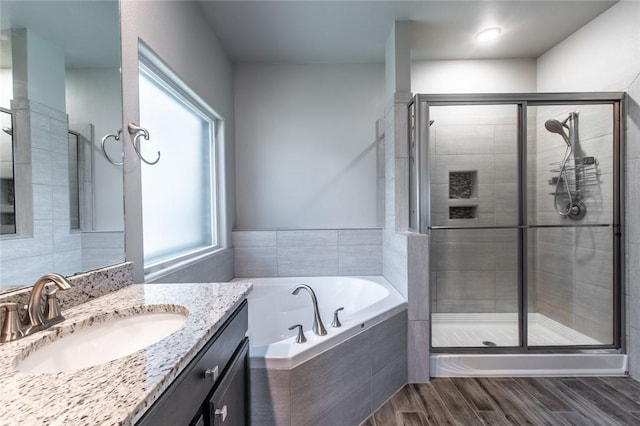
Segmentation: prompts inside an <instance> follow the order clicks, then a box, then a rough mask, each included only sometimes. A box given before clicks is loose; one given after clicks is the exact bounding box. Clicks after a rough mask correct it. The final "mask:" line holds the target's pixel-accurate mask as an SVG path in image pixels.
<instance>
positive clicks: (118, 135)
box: [102, 129, 124, 166]
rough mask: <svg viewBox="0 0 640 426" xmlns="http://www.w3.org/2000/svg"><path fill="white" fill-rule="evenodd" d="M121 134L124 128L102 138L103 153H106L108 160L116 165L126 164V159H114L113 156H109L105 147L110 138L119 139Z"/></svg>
mask: <svg viewBox="0 0 640 426" xmlns="http://www.w3.org/2000/svg"><path fill="white" fill-rule="evenodd" d="M121 135H122V129H118V131H117V132H116V133H109V134H108V135H105V136H104V137H103V138H102V153H103V154H104V156H105V157H107V160H108V161H109V162H110V163H111V164H113V165H114V166H122V165H123V164H124V161H113V160H112V159H111V157H109V154H107V150H106V149H105V147H104V145H105V143H106V142H107V141H108V140H109V138H113V140H115V141H119V140H120V136H121Z"/></svg>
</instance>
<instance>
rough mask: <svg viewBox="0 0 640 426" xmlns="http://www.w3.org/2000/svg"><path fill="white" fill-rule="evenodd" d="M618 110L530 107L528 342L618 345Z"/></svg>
mask: <svg viewBox="0 0 640 426" xmlns="http://www.w3.org/2000/svg"><path fill="white" fill-rule="evenodd" d="M613 113H614V111H613V106H612V105H611V104H588V105H552V106H550V105H540V106H536V107H530V108H529V109H528V114H529V116H530V117H535V121H536V125H535V128H534V131H532V132H530V134H529V138H528V139H529V141H528V146H527V152H528V155H529V161H528V166H529V173H528V178H529V180H528V188H529V194H528V215H527V217H528V225H530V226H531V228H530V229H529V231H528V238H527V240H528V256H527V259H528V263H529V265H528V266H529V283H528V291H527V295H528V299H529V300H530V301H534V302H535V305H534V306H532V304H531V303H530V304H529V307H530V312H529V316H528V327H527V335H528V344H529V346H566V345H570V346H580V345H603V344H604V345H611V344H613V343H614V329H613V324H614V315H615V311H614V295H615V291H614V288H615V284H614V273H613V270H614V263H615V261H614V247H613V244H614V227H613V224H614V223H615V220H614V213H615V210H614V208H613V199H614V196H613V195H614V180H615V170H614V166H613V164H614V153H613V147H614V143H613V141H614V131H613V129H614V121H613V116H614V114H613Z"/></svg>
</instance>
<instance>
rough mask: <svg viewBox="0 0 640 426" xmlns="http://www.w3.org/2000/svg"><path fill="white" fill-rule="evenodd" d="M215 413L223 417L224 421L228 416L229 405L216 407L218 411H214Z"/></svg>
mask: <svg viewBox="0 0 640 426" xmlns="http://www.w3.org/2000/svg"><path fill="white" fill-rule="evenodd" d="M213 414H214V415H216V416H220V417H222V421H223V422H224V421H225V419H226V418H227V406H226V405H223V406H222V408H218V409H216V411H214V412H213Z"/></svg>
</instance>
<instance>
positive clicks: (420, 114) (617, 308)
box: [407, 92, 626, 353]
mask: <svg viewBox="0 0 640 426" xmlns="http://www.w3.org/2000/svg"><path fill="white" fill-rule="evenodd" d="M624 100H625V93H624V92H576V93H569V92H567V93H506V94H501V93H497V94H433V95H432V94H417V95H415V96H414V97H413V99H412V100H411V101H410V102H409V103H408V105H407V107H408V109H409V120H410V123H409V126H408V132H409V134H408V135H407V136H408V139H407V140H408V144H409V147H408V148H409V159H410V162H411V157H412V156H413V159H414V161H415V164H414V170H415V176H413V178H412V176H409V204H410V206H409V215H410V217H409V224H410V229H409V230H410V231H412V232H418V233H421V234H430V231H431V230H444V229H514V230H517V232H518V283H517V284H518V332H519V336H518V340H519V345H518V346H501V347H435V348H434V347H433V344H432V341H431V334H432V333H429V347H430V351H431V352H432V353H518V352H522V353H526V352H529V353H531V352H547V353H576V352H582V351H589V350H594V349H597V350H608V351H609V352H615V353H618V352H621V351H622V352H623V351H625V349H626V348H625V345H626V342H625V340H624V333H623V332H622V324H623V317H624V304H623V303H622V301H623V298H622V295H623V294H622V283H623V282H624V264H623V262H624V251H623V249H624V233H623V232H622V231H623V229H624V228H623V226H624V215H623V214H622V212H623V211H624V210H623V199H622V197H621V194H623V193H624V192H623V191H624V176H623V174H622V170H624V165H623V164H622V160H623V158H622V154H623V152H624V144H625V140H624V120H623V119H622V117H624ZM589 104H592V105H603V104H611V105H612V107H613V117H612V125H613V212H612V223H611V224H586V225H580V224H574V225H572V227H611V228H612V231H613V277H612V283H613V289H612V290H613V324H612V328H613V330H612V331H613V343H612V344H603V345H567V346H533V347H532V346H529V345H528V343H527V339H528V335H527V329H528V320H527V317H528V296H527V291H526V289H528V282H527V279H528V277H527V266H528V265H527V247H528V245H527V237H528V233H527V231H528V230H529V229H540V228H560V227H566V226H565V225H528V217H527V195H528V188H527V152H526V150H527V109H528V107H529V106H551V105H589ZM471 105H514V106H516V107H517V108H518V112H517V116H518V136H517V144H518V147H517V163H518V182H519V190H518V225H516V226H480V227H458V226H432V225H431V176H430V172H429V158H430V155H429V154H430V152H429V132H428V127H429V120H430V117H429V108H430V107H432V106H471ZM411 120H413V126H412V123H411ZM412 132H413V134H411V133H412ZM412 140H413V141H414V142H415V144H414V146H413V147H412V146H411V141H412ZM412 210H415V213H414V212H412ZM412 216H414V217H412ZM412 223H413V224H415V226H414V227H411V224H412ZM429 306H431V291H429ZM433 313H434V312H433V310H430V317H431V321H430V322H431V324H433V321H432V319H433V318H432V316H433Z"/></svg>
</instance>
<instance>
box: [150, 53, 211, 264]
mask: <svg viewBox="0 0 640 426" xmlns="http://www.w3.org/2000/svg"><path fill="white" fill-rule="evenodd" d="M141 57H142V59H141V62H140V65H139V97H140V98H139V104H140V122H141V123H142V124H143V126H144V127H145V128H146V129H147V130H148V131H149V135H150V139H149V140H148V141H144V140H143V143H142V144H141V152H142V155H143V157H144V158H146V159H148V160H149V161H153V160H155V159H156V158H157V156H158V151H159V152H160V153H161V154H160V155H161V157H160V161H159V162H158V163H157V164H155V165H148V164H144V163H141V166H142V208H143V243H144V264H145V273H147V274H148V273H153V272H157V271H160V270H163V269H166V268H168V267H171V266H173V265H174V264H178V263H181V262H183V261H185V260H190V259H192V258H196V257H199V256H202V255H206V254H209V253H210V252H212V251H214V250H216V249H218V248H219V238H218V229H219V219H218V207H219V206H218V202H217V201H218V199H217V190H216V188H217V185H216V181H217V179H216V173H218V172H219V170H218V169H219V168H218V167H217V163H216V158H217V149H218V143H217V140H216V139H217V134H218V129H219V128H220V126H221V120H220V118H219V117H218V116H217V115H216V114H215V113H214V112H213V111H212V110H211V109H210V108H209V107H208V106H207V105H206V104H204V102H202V101H201V100H200V99H199V98H198V97H197V96H195V95H194V94H192V93H191V92H190V90H189V89H188V88H187V87H186V86H185V85H184V84H183V83H182V82H180V81H179V80H178V79H177V77H176V76H175V75H173V74H172V73H171V72H170V71H169V70H166V69H162V66H161V65H160V66H158V64H157V61H154V60H153V59H149V58H148V55H142V56H141Z"/></svg>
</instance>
